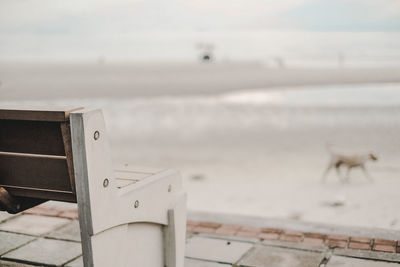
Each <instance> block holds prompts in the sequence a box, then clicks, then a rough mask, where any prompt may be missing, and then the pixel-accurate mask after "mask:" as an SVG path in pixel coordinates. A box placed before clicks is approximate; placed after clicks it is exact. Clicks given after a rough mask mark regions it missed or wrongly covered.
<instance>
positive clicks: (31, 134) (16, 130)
mask: <svg viewBox="0 0 400 267" xmlns="http://www.w3.org/2000/svg"><path fill="white" fill-rule="evenodd" d="M0 151H3V152H18V153H32V154H47V155H65V151H64V140H63V136H62V133H61V129H60V123H59V122H45V121H19V120H0Z"/></svg>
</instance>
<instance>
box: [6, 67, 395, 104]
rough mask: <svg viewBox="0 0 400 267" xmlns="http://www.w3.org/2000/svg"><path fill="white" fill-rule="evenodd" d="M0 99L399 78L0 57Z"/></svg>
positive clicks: (367, 72) (386, 72)
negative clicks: (4, 60) (6, 59)
mask: <svg viewBox="0 0 400 267" xmlns="http://www.w3.org/2000/svg"><path fill="white" fill-rule="evenodd" d="M0 81H1V86H0V97H1V98H2V99H5V100H7V99H14V100H22V99H51V98H88V97H110V98H123V97H139V96H160V95H199V94H202V95H204V94H211V95H213V94H220V93H224V92H229V91H236V90H243V89H252V88H269V87H283V86H298V85H323V84H348V83H390V82H400V69H399V68H383V69H382V68H381V69H374V68H365V69H361V68H331V69H299V68H298V69H295V68H288V69H278V68H270V67H266V66H263V65H261V64H257V63H240V64H160V65H157V64H147V65H146V64H140V65H138V64H122V63H120V64H116V63H114V64H112V63H106V64H89V63H85V64H83V63H82V64H73V63H71V64H65V63H64V64H61V63H59V64H56V63H53V64H45V63H42V64H39V63H36V64H33V63H31V64H27V63H25V64H24V63H19V64H17V63H13V64H11V63H1V62H0Z"/></svg>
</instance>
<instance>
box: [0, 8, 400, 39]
mask: <svg viewBox="0 0 400 267" xmlns="http://www.w3.org/2000/svg"><path fill="white" fill-rule="evenodd" d="M157 29H168V30H221V29H222V30H236V29H278V30H281V29H284V30H315V31H399V30H400V0H335V1H332V0H279V1H277V0H131V1H126V0H113V1H108V0H107V1H106V0H86V1H80V0H69V1H62V0H42V1H39V2H38V1H36V0H23V1H22V0H1V1H0V34H21V33H31V34H68V33H80V32H82V33H85V32H89V33H97V32H101V33H104V32H110V33H113V32H130V31H134V30H157Z"/></svg>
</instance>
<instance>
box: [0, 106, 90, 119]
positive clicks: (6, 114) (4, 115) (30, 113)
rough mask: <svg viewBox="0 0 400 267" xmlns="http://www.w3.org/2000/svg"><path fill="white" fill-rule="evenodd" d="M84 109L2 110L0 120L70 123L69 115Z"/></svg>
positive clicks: (0, 110)
mask: <svg viewBox="0 0 400 267" xmlns="http://www.w3.org/2000/svg"><path fill="white" fill-rule="evenodd" d="M79 109H82V108H81V107H77V108H69V109H65V108H64V109H62V108H61V109H54V108H53V109H39V108H25V109H13V108H10V109H5V108H0V119H2V120H25V121H58V122H62V121H68V120H69V114H70V113H71V112H73V111H76V110H79Z"/></svg>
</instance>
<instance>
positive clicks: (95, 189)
mask: <svg viewBox="0 0 400 267" xmlns="http://www.w3.org/2000/svg"><path fill="white" fill-rule="evenodd" d="M70 118H71V132H72V147H73V159H74V166H75V179H76V190H77V200H78V209H79V222H80V227H81V237H82V248H83V253H84V255H83V259H84V264H85V266H86V267H88V266H96V267H98V266H100V267H101V266H115V267H125V266H148V267H161V266H164V265H165V264H167V263H166V261H168V262H169V263H168V265H167V266H168V267H170V266H171V267H172V266H175V267H183V255H184V253H183V249H184V242H185V232H186V210H185V207H186V197H185V194H184V192H183V189H182V181H181V177H180V175H179V173H178V172H177V171H175V170H163V171H158V172H157V171H153V170H152V172H149V169H144V170H140V169H133V168H130V166H129V165H127V164H124V165H123V166H122V167H120V169H119V171H117V172H114V171H113V168H112V165H111V158H110V150H109V146H108V140H107V132H106V129H105V125H104V119H103V115H102V112H101V111H100V110H94V111H85V110H83V111H82V110H80V111H77V112H73V113H71V117H70ZM96 131H98V132H99V138H95V132H96ZM121 172H124V173H127V172H128V173H132V174H135V175H136V177H140V180H139V181H136V182H132V183H125V184H124V186H122V187H121V186H118V183H117V182H120V181H119V180H117V178H121V177H119V176H121ZM143 174H144V175H143ZM135 175H134V176H135ZM128 176H129V175H128ZM122 178H124V177H122ZM125 178H126V177H125ZM106 179H107V182H106V183H105V182H104V181H105V180H106ZM161 229H165V231H166V234H165V240H164V241H163V240H162V236H163V235H162V233H161ZM160 233H161V234H160ZM160 236H161V237H160ZM167 248H168V249H167ZM160 251H161V252H160ZM164 252H168V256H164ZM136 254H138V255H136ZM135 255H136V256H135ZM120 258H121V259H120ZM111 263H112V264H111Z"/></svg>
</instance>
